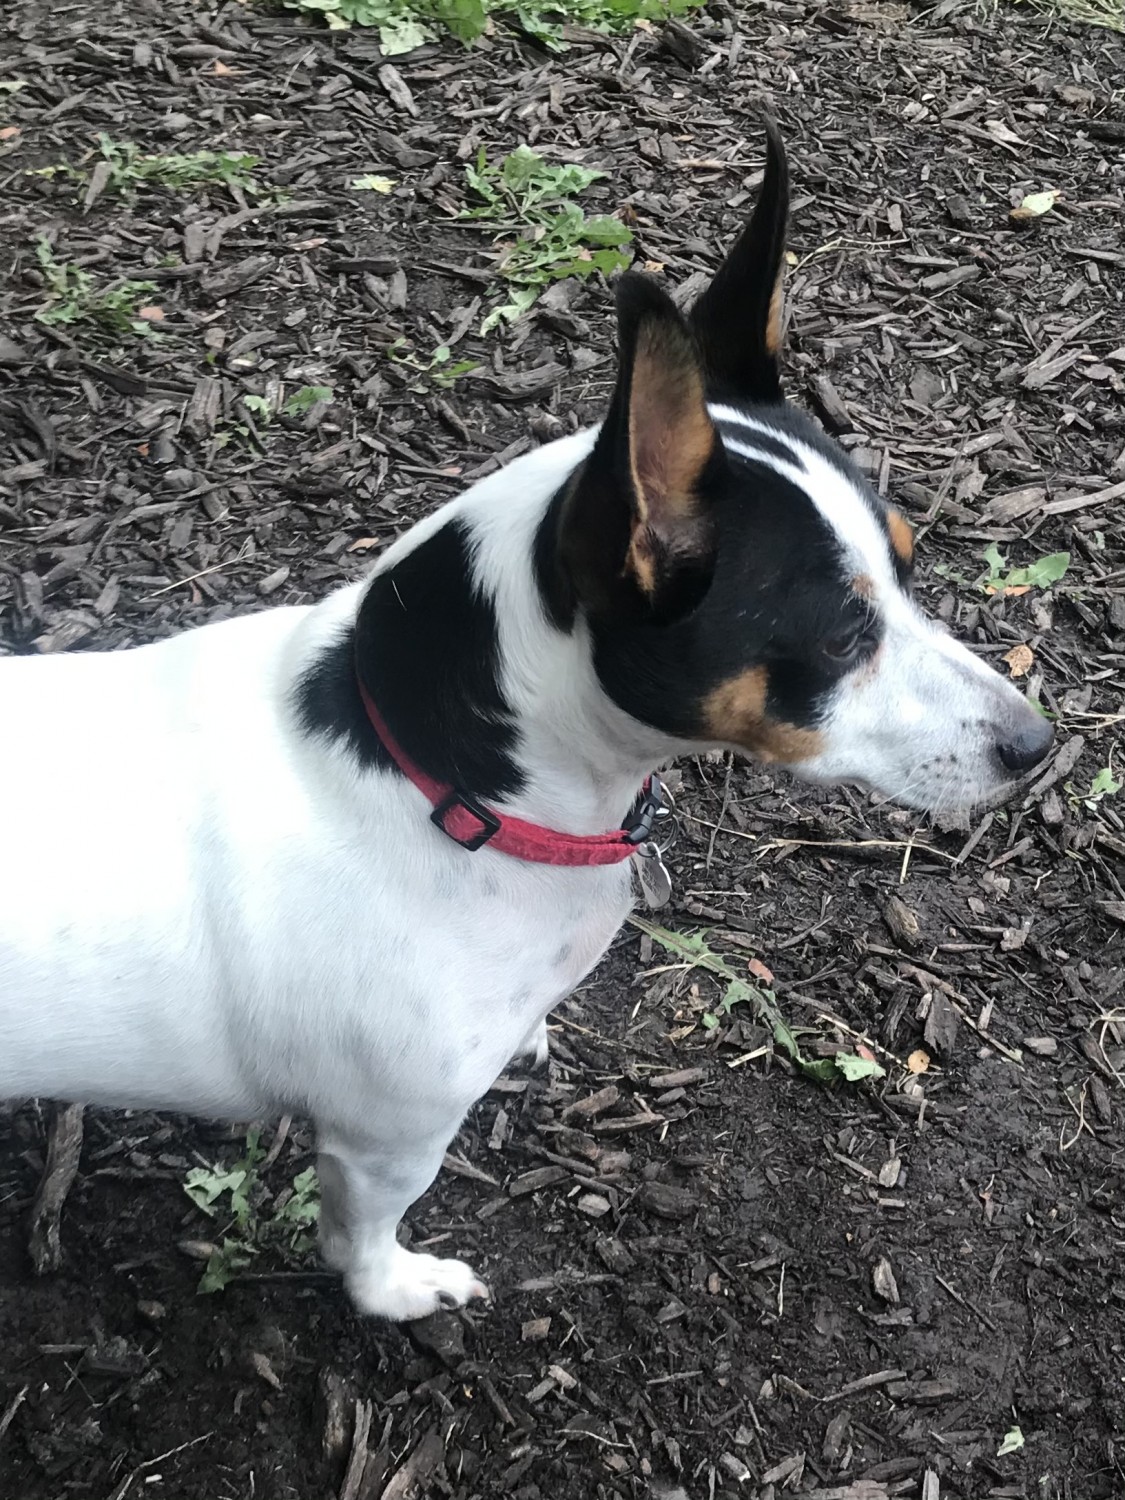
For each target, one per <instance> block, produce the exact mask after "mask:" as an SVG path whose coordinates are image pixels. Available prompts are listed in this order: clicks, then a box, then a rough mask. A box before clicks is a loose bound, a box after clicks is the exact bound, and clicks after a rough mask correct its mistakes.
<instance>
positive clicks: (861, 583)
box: [852, 573, 875, 599]
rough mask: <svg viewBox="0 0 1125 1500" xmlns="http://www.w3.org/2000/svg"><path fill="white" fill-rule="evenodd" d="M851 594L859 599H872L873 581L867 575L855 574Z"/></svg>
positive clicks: (873, 591)
mask: <svg viewBox="0 0 1125 1500" xmlns="http://www.w3.org/2000/svg"><path fill="white" fill-rule="evenodd" d="M852 593H853V594H858V595H859V597H860V598H861V599H874V597H875V580H874V579H873V578H872V577H871V575H870V574H869V573H857V574H856V575H855V577H854V578H853V579H852Z"/></svg>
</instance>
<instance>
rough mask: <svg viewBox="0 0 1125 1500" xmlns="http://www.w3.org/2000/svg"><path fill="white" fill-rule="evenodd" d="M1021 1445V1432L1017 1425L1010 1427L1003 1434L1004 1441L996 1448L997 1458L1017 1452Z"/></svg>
mask: <svg viewBox="0 0 1125 1500" xmlns="http://www.w3.org/2000/svg"><path fill="white" fill-rule="evenodd" d="M1022 1447H1023V1433H1022V1432H1021V1431H1020V1429H1019V1428H1018V1427H1010V1428H1009V1429H1008V1431H1007V1432H1006V1433H1005V1434H1004V1441H1003V1442H1002V1443H1001V1444H1000V1446H999V1448H997V1450H996V1457H997V1458H1004V1457H1006V1456H1007V1455H1008V1454H1009V1453H1018V1452H1019V1450H1020V1449H1021V1448H1022Z"/></svg>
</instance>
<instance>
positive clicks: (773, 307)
mask: <svg viewBox="0 0 1125 1500" xmlns="http://www.w3.org/2000/svg"><path fill="white" fill-rule="evenodd" d="M784 280H785V267H784V265H782V266H781V267H780V269H779V270H778V273H777V280H776V281H775V282H774V284H773V292H772V294H771V296H770V310H769V314H768V316H767V318H766V353H767V354H774V355H777V354H780V353H781V325H782V321H783V317H782V314H783V313H784V311H785V302H784V298H783V297H782V283H783V282H784Z"/></svg>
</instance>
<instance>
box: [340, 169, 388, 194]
mask: <svg viewBox="0 0 1125 1500" xmlns="http://www.w3.org/2000/svg"><path fill="white" fill-rule="evenodd" d="M394 186H395V180H394V178H393V177H379V176H376V175H374V174H371V173H369V174H368V175H367V176H366V177H353V178H352V180H351V187H352V188H353V189H354V190H355V191H358V192H367V193H389V192H391V191H392V190H393V188H394Z"/></svg>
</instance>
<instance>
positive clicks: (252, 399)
mask: <svg viewBox="0 0 1125 1500" xmlns="http://www.w3.org/2000/svg"><path fill="white" fill-rule="evenodd" d="M242 404H243V406H244V407H245V408H246V410H247V411H249V412H253V413H254V415H255V416H256V417H262V418H264V419H265V420H266V421H267V422H268V421H269V419H270V418H271V417H272V416H273V407H272V406H271V405H270V403H269V401H268V400H267V399H266V397H265V396H243V398H242Z"/></svg>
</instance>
